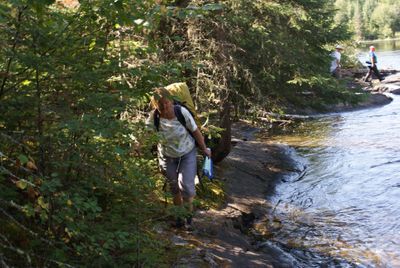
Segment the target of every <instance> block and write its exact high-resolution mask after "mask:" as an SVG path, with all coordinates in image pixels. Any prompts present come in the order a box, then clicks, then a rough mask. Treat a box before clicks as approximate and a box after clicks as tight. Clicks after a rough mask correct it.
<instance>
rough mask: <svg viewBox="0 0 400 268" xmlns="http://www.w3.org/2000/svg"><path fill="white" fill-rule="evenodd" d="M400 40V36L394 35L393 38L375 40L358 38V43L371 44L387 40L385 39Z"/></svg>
mask: <svg viewBox="0 0 400 268" xmlns="http://www.w3.org/2000/svg"><path fill="white" fill-rule="evenodd" d="M397 40H399V41H400V37H393V38H385V39H374V40H358V41H356V42H357V43H360V44H369V43H374V42H385V41H397Z"/></svg>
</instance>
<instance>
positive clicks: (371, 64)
mask: <svg viewBox="0 0 400 268" xmlns="http://www.w3.org/2000/svg"><path fill="white" fill-rule="evenodd" d="M366 63H367V64H368V69H369V70H368V73H367V75H366V76H365V78H364V81H365V82H368V79H369V78H370V77H371V75H372V72H373V73H375V75H376V77H378V79H379V81H382V80H383V77H382V75H381V74H380V72H379V70H378V67H377V66H376V64H377V63H378V61H377V57H376V54H375V47H374V46H370V47H369V61H367V62H366Z"/></svg>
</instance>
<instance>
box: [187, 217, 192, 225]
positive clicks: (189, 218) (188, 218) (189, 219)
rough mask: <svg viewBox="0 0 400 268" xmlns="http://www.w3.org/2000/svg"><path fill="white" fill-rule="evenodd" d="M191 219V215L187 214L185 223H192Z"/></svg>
mask: <svg viewBox="0 0 400 268" xmlns="http://www.w3.org/2000/svg"><path fill="white" fill-rule="evenodd" d="M192 221H193V216H188V217H186V223H187V224H188V225H192Z"/></svg>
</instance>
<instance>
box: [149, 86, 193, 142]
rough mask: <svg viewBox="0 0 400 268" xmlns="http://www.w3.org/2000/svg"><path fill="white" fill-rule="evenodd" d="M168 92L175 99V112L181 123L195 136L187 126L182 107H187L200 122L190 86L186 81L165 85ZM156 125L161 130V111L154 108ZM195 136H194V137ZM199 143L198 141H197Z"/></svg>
mask: <svg viewBox="0 0 400 268" xmlns="http://www.w3.org/2000/svg"><path fill="white" fill-rule="evenodd" d="M165 88H166V89H167V90H168V92H169V93H170V94H171V95H172V98H173V101H174V113H175V116H176V118H177V119H178V121H179V123H181V124H182V126H184V127H185V128H186V130H187V131H188V132H189V134H190V135H191V136H192V137H193V134H192V132H191V131H190V130H189V129H188V128H187V126H186V120H185V117H184V116H183V114H182V107H185V108H186V109H187V110H188V111H189V112H190V114H191V115H192V116H193V118H194V120H195V121H196V124H197V125H199V124H198V117H197V114H196V110H195V108H194V104H193V100H192V96H191V95H190V92H189V88H188V86H187V85H186V83H174V84H171V85H168V86H167V87H165ZM154 127H155V128H156V130H157V131H160V113H159V111H158V110H154ZM193 138H194V137H193ZM196 144H197V142H196Z"/></svg>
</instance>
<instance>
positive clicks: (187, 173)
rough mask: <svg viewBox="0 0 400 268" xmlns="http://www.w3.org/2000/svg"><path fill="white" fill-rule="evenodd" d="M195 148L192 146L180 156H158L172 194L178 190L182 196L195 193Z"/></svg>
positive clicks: (185, 196)
mask: <svg viewBox="0 0 400 268" xmlns="http://www.w3.org/2000/svg"><path fill="white" fill-rule="evenodd" d="M196 156H197V149H196V147H194V148H193V149H192V150H191V151H190V152H189V153H187V154H185V155H183V156H182V157H178V158H173V157H159V158H158V160H159V163H160V167H161V169H162V170H163V171H164V174H165V176H166V177H167V182H168V184H169V186H170V188H171V192H172V194H174V195H176V194H178V193H179V192H180V193H181V194H182V197H183V198H190V197H194V196H195V195H196V190H195V182H194V179H195V177H196V174H197V162H196V161H197V159H196Z"/></svg>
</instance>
